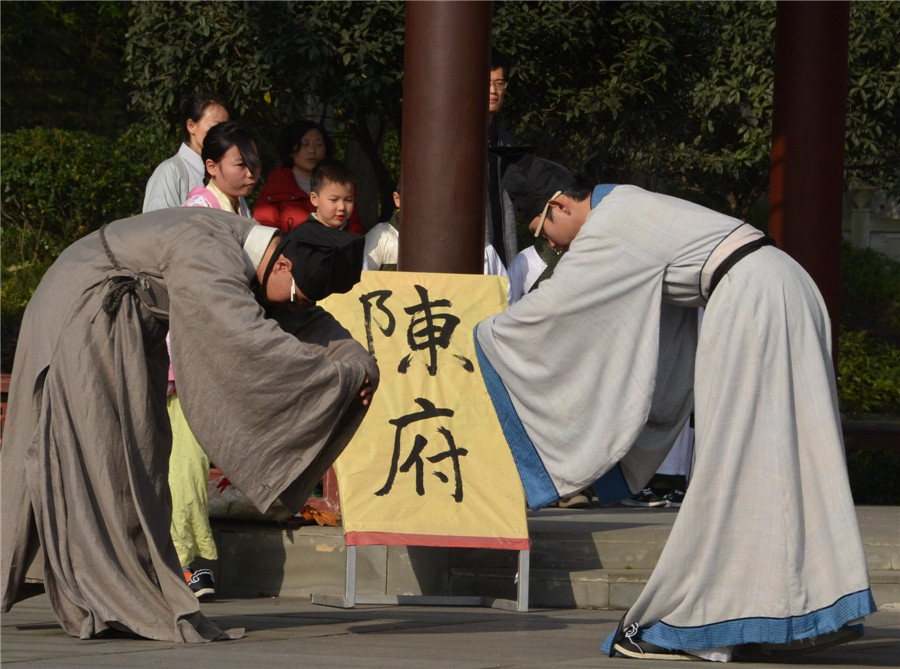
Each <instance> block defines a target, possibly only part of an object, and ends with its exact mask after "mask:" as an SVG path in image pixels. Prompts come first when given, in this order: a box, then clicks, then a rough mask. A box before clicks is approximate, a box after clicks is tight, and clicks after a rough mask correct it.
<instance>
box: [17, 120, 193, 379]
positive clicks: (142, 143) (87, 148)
mask: <svg viewBox="0 0 900 669" xmlns="http://www.w3.org/2000/svg"><path fill="white" fill-rule="evenodd" d="M0 142H2V151H0V173H2V175H3V180H2V189H0V235H2V241H0V244H2V248H3V255H2V271H0V327H2V333H0V336H2V343H3V346H2V348H3V352H2V353H3V355H2V368H3V371H9V369H10V366H11V364H12V360H11V356H12V349H13V348H14V345H15V336H16V332H17V329H18V323H19V321H20V320H21V317H22V313H23V312H24V310H25V306H26V304H27V303H28V300H29V298H30V297H31V294H32V293H33V292H34V289H35V288H36V287H37V284H38V282H39V281H40V278H41V276H43V274H44V272H45V271H46V269H47V268H48V267H49V266H50V264H51V263H52V262H53V261H54V260H55V259H56V257H57V256H58V255H59V254H60V253H61V252H62V250H63V249H65V248H66V247H67V246H68V245H69V244H71V243H72V242H73V241H75V240H76V239H78V238H79V237H83V236H84V235H85V234H87V233H88V232H91V231H92V230H95V229H97V228H99V227H100V225H102V224H103V223H106V222H109V221H113V220H116V219H118V218H125V217H127V216H132V215H134V214H137V213H140V211H141V207H142V205H143V199H144V187H145V186H146V184H147V179H148V178H149V177H150V174H151V173H152V172H153V169H154V168H155V167H156V165H157V164H159V162H160V161H162V160H163V159H165V158H167V157H168V156H170V155H172V154H173V153H174V152H175V150H176V148H177V145H178V142H177V140H173V139H172V138H171V137H167V136H166V135H165V133H164V132H163V131H162V130H160V129H150V128H147V127H144V126H133V127H131V128H129V129H128V130H127V131H126V132H125V133H124V134H123V135H121V136H120V137H118V138H117V139H114V140H110V139H106V138H104V137H101V136H99V135H94V134H90V133H87V132H70V131H64V130H54V129H47V128H33V129H26V130H18V131H16V132H14V133H9V134H4V135H3V136H2V138H0Z"/></svg>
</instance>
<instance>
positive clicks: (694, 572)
mask: <svg viewBox="0 0 900 669" xmlns="http://www.w3.org/2000/svg"><path fill="white" fill-rule="evenodd" d="M531 159H532V157H530V156H527V157H526V159H523V160H522V161H521V162H520V163H519V164H517V165H516V166H514V167H511V168H510V169H509V171H508V172H507V177H506V178H507V180H508V181H507V189H508V190H509V191H510V193H511V194H513V198H514V200H515V199H516V193H518V194H519V195H520V196H521V195H522V194H523V193H525V194H527V193H528V192H531V196H530V197H531V200H532V203H531V204H528V203H527V202H526V201H527V200H528V196H527V195H526V197H520V200H521V201H522V202H526V205H527V206H525V207H520V210H521V211H522V214H523V218H524V219H525V220H529V221H532V229H534V228H535V227H537V224H538V222H539V218H538V215H539V214H540V213H541V209H540V207H541V206H544V205H545V203H548V202H549V204H547V207H548V208H549V210H550V212H551V214H550V217H547V219H546V224H545V227H544V231H543V234H544V236H545V237H546V238H547V239H548V240H549V241H551V243H552V242H554V237H559V239H556V240H555V241H556V243H557V245H558V246H559V247H562V246H567V247H568V251H567V252H566V253H565V255H564V256H563V258H562V259H561V260H560V263H559V265H558V266H557V268H556V270H555V272H554V274H553V276H552V277H551V278H549V279H547V280H546V281H545V282H543V283H542V284H541V287H540V289H539V290H537V291H534V292H531V293H529V294H528V295H526V296H524V297H523V298H522V299H521V300H520V301H519V302H517V303H516V304H514V305H512V306H511V307H510V308H509V309H508V310H507V311H505V312H503V313H501V314H497V315H496V316H493V317H491V318H489V319H487V320H485V321H484V322H482V323H481V324H479V325H478V326H477V329H476V343H477V350H478V351H479V362H480V364H481V368H482V373H483V375H484V377H485V381H486V384H487V386H488V390H489V392H490V393H491V396H492V399H493V401H494V405H495V408H496V409H497V412H498V415H499V417H500V421H501V424H502V425H504V429H505V433H506V436H507V440H508V441H509V443H510V448H511V450H512V452H513V456H514V459H515V461H516V464H517V467H518V469H519V473H520V475H521V478H522V481H523V483H524V485H525V489H526V493H527V496H528V501H529V506H530V507H532V508H539V507H542V506H545V505H547V504H549V503H552V502H553V501H555V500H556V499H557V498H558V497H559V496H565V495H568V494H571V493H572V492H574V491H576V490H580V489H581V488H583V487H584V486H586V485H589V484H591V483H592V482H594V481H596V483H595V485H594V487H595V491H596V492H597V494H598V496H599V498H600V499H601V500H602V501H606V502H613V501H616V500H618V499H621V498H623V497H625V496H627V495H630V494H632V493H633V492H636V491H638V490H641V488H642V487H643V486H644V485H645V484H646V483H647V481H648V480H649V479H650V477H651V476H652V475H653V473H654V472H655V471H656V469H657V467H658V466H659V464H660V462H662V460H663V459H664V457H665V455H666V453H667V452H668V449H669V448H670V447H671V445H672V443H673V442H674V440H675V437H676V436H677V434H678V432H679V431H680V430H681V428H682V426H683V425H684V423H685V421H686V420H687V418H688V415H689V413H690V409H691V405H692V404H693V405H694V411H695V426H696V443H695V455H694V458H695V464H694V470H693V473H692V479H691V487H690V491H689V492H688V493H687V496H686V497H685V500H684V504H683V506H682V507H681V511H680V513H679V514H678V517H677V519H676V521H675V524H674V527H673V529H672V533H671V535H670V537H669V540H668V542H667V544H666V547H665V550H664V551H663V554H662V555H661V557H660V560H659V562H658V564H657V567H656V569H655V570H654V572H653V574H652V576H651V578H650V580H649V582H648V583H647V586H646V587H645V589H644V591H643V592H642V594H641V595H640V597H639V598H638V600H637V602H636V603H635V605H634V606H633V607H632V608H631V610H629V611H628V612H627V614H626V615H625V617H624V619H623V625H622V627H621V628H620V631H619V632H618V633H617V634H614V635H612V636H611V637H610V638H609V639H607V641H606V644H605V647H604V650H606V651H613V652H621V653H623V654H626V655H631V656H633V657H646V658H650V657H660V656H665V655H667V654H671V653H672V652H673V651H674V653H675V654H681V653H690V654H698V655H701V656H704V657H708V658H710V659H731V658H732V657H734V658H735V659H737V658H738V657H740V656H741V652H744V651H747V649H751V648H752V649H756V650H759V649H760V648H764V649H767V651H773V652H776V653H777V651H778V650H779V649H795V648H796V646H797V644H801V645H803V644H807V645H811V644H812V643H814V640H816V639H819V640H822V638H823V636H825V635H829V634H830V633H833V632H835V631H836V630H839V629H841V628H842V626H844V625H845V624H846V623H848V622H850V621H854V620H856V619H858V618H860V617H862V616H865V615H867V614H869V613H871V612H872V611H874V602H873V600H872V596H871V593H870V591H869V585H868V573H867V569H866V561H865V556H864V554H863V548H862V542H861V540H860V537H859V530H858V527H857V521H856V515H855V511H854V508H853V500H852V499H851V497H850V490H849V485H848V481H847V473H846V465H845V460H844V449H843V442H842V436H841V426H840V419H839V414H838V409H837V396H836V389H835V378H834V370H833V368H832V361H831V352H830V341H831V333H830V323H829V319H828V315H827V313H826V310H825V305H824V303H823V300H822V298H821V296H820V294H819V292H818V290H817V289H816V286H815V284H814V283H813V281H812V280H811V278H810V277H809V275H808V274H807V273H806V272H805V271H804V270H803V269H802V268H801V267H800V266H799V265H798V264H797V263H796V262H795V261H793V260H792V259H791V258H790V257H789V256H787V255H786V254H785V253H782V252H781V251H779V250H778V249H776V248H774V247H773V246H766V245H763V244H762V243H761V241H760V238H761V237H762V233H760V232H759V231H756V230H754V229H753V228H752V227H751V226H748V225H746V224H742V223H741V221H738V220H736V219H733V218H730V217H728V216H725V215H722V214H718V213H716V212H713V211H711V210H709V209H705V208H703V207H700V206H698V205H694V204H691V203H689V202H686V201H683V200H678V199H676V198H672V197H667V196H663V195H658V194H654V193H650V192H647V191H644V190H642V189H640V188H637V187H633V186H597V187H596V188H594V189H590V188H587V189H584V188H583V187H582V188H581V191H582V192H580V193H576V195H575V196H574V197H573V196H570V195H568V194H565V191H566V184H564V183H561V182H565V181H566V177H564V176H563V173H565V174H568V172H567V171H564V168H561V167H560V166H556V168H559V170H562V171H563V172H558V171H557V172H554V169H555V168H549V167H547V165H544V164H543V163H547V162H548V161H541V162H540V163H539V162H537V161H540V159H535V160H534V161H532V160H531ZM549 165H554V164H553V163H549ZM554 173H556V178H554V177H552V176H548V175H553V174H554ZM568 177H569V178H570V179H571V180H570V181H569V184H568V185H571V182H572V181H574V179H573V178H571V175H568ZM517 181H518V183H517ZM559 190H562V191H564V193H562V194H561V193H558V192H557V193H556V194H555V195H554V192H555V191H559ZM572 192H575V191H572ZM534 200H536V202H537V205H536V208H535V205H534ZM518 204H519V202H517V205H518ZM545 211H547V209H545ZM541 222H543V221H541ZM742 247H743V251H741V252H740V254H743V253H744V252H745V251H747V250H749V249H751V248H752V249H753V252H751V253H749V254H746V255H743V257H742V258H741V259H740V260H739V261H737V262H736V263H734V264H731V261H732V260H734V259H735V258H737V257H739V256H734V257H732V258H731V260H729V261H727V262H725V261H726V259H727V258H728V256H730V255H731V251H733V250H735V249H741V248H742ZM740 254H739V255H740ZM729 265H730V269H727V271H726V273H724V276H721V277H720V280H719V277H717V280H718V281H719V282H718V284H717V285H715V286H713V285H712V283H711V279H712V276H711V275H712V274H713V270H714V269H715V268H716V267H717V266H722V268H723V269H726V268H727V267H729ZM713 288H714V290H713ZM699 306H705V307H706V311H705V317H704V321H703V329H702V331H701V333H700V336H699V341H698V339H697V322H696V311H695V308H696V307H699ZM598 479H599V480H598ZM626 635H627V637H626ZM844 639H845V640H846V637H844ZM811 640H813V641H811ZM759 644H764V646H759ZM623 649H625V650H623ZM628 649H631V650H628ZM651 649H652V650H657V649H658V650H659V651H660V652H659V654H654V653H653V652H652V650H651ZM773 649H774V650H773Z"/></svg>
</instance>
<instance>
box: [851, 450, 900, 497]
mask: <svg viewBox="0 0 900 669" xmlns="http://www.w3.org/2000/svg"><path fill="white" fill-rule="evenodd" d="M847 470H848V472H849V475H850V492H851V493H852V494H853V501H854V503H856V504H860V505H881V506H897V505H900V453H888V452H880V451H856V452H850V453H847Z"/></svg>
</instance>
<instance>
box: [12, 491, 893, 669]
mask: <svg viewBox="0 0 900 669" xmlns="http://www.w3.org/2000/svg"><path fill="white" fill-rule="evenodd" d="M675 515H676V510H674V509H670V510H659V511H658V510H647V509H645V510H638V511H634V510H627V509H622V508H620V509H613V508H604V509H600V508H596V509H588V510H582V511H566V510H561V509H545V510H542V511H539V512H535V513H533V514H530V518H529V532H530V534H531V536H532V537H533V539H534V543H533V546H532V554H533V555H532V564H533V566H534V567H540V565H544V566H554V565H552V564H551V563H550V561H551V560H554V559H558V558H559V556H565V555H568V556H569V558H568V559H567V564H566V566H565V569H563V570H562V572H563V573H564V574H569V576H567V577H566V578H567V579H568V580H564V579H562V577H558V578H557V580H556V581H555V582H556V583H557V587H556V590H555V591H556V592H559V591H560V590H561V591H562V592H563V594H564V595H565V596H562V597H560V596H559V595H557V596H555V597H553V598H550V597H548V595H547V594H546V592H547V590H546V588H545V589H544V591H545V594H543V595H542V594H541V593H542V586H541V585H540V583H541V582H542V579H548V578H549V576H547V574H549V573H551V572H553V573H557V572H556V571H554V570H547V571H546V572H543V573H544V576H541V573H542V570H541V569H540V568H535V569H533V570H532V579H531V582H532V597H531V598H530V602H531V610H530V611H529V612H528V613H515V612H512V611H501V610H497V609H489V608H462V607H448V606H390V605H385V606H357V607H356V608H354V609H337V608H329V607H324V606H319V605H315V604H311V603H310V601H309V594H305V595H298V594H296V592H297V591H298V590H302V589H303V588H306V589H312V591H313V592H319V593H323V592H324V593H331V592H335V591H339V590H340V589H341V588H342V587H343V581H342V576H343V570H344V562H345V560H344V556H343V554H342V553H341V548H340V546H341V545H342V544H343V541H342V536H341V533H340V530H339V529H338V528H318V527H307V528H298V529H294V530H283V529H278V528H274V529H273V528H271V527H270V528H260V527H259V526H257V527H256V529H255V530H254V532H256V534H248V535H247V536H242V535H241V532H233V533H235V534H236V538H235V540H234V541H224V542H223V543H224V544H225V545H224V546H223V545H222V544H220V549H219V552H220V562H222V563H224V564H222V565H219V567H220V569H219V574H220V575H221V573H222V572H223V571H224V572H225V573H226V576H227V579H226V580H231V581H232V583H231V587H232V588H233V589H239V588H238V586H239V585H241V581H242V582H243V586H242V589H243V590H244V591H246V592H247V593H248V594H247V595H243V596H235V594H234V593H229V592H228V591H227V589H220V594H221V596H220V598H219V599H218V600H217V601H213V602H204V603H203V604H202V605H201V606H202V610H203V612H204V613H205V614H206V615H207V616H209V617H210V618H212V619H213V620H214V621H215V622H216V623H217V624H218V625H219V626H220V627H222V628H244V629H245V636H244V637H243V638H242V639H239V640H236V641H223V642H217V643H212V644H202V645H185V644H177V645H176V644H170V643H164V642H158V641H145V640H135V639H107V640H92V641H81V640H79V639H75V638H73V637H70V636H68V635H66V634H65V633H63V632H62V630H61V629H60V628H59V625H58V624H57V622H56V620H55V619H54V617H53V614H52V613H51V611H50V607H49V604H48V602H47V599H46V597H45V596H41V597H35V598H33V599H30V600H26V601H24V602H21V603H19V604H17V605H16V606H15V607H13V609H12V610H11V611H10V612H9V613H6V614H3V616H2V617H0V625H2V631H0V665H2V666H4V667H5V666H10V667H12V666H21V667H66V668H68V667H121V668H123V669H125V668H127V669H140V668H142V667H176V668H179V669H180V668H182V667H183V668H184V669H206V668H207V667H208V668H210V669H230V668H231V667H236V668H238V669H240V668H243V667H251V668H253V669H269V668H270V667H339V666H340V667H347V666H349V667H352V668H353V669H368V668H372V667H378V668H381V667H384V668H385V669H403V668H405V667H429V668H430V667H435V668H441V667H447V668H454V669H456V668H459V669H475V668H482V667H505V668H512V667H542V668H546V667H558V668H562V667H569V668H573V667H599V668H601V669H604V668H609V669H619V668H620V667H632V668H634V667H647V668H650V669H656V668H658V667H661V666H671V663H670V662H660V661H638V660H632V659H627V658H616V659H610V658H608V657H605V656H603V655H602V654H601V653H600V644H601V643H602V641H603V640H604V639H605V638H606V637H607V635H609V634H610V633H612V632H613V630H614V629H615V628H616V625H617V624H618V621H619V618H620V617H621V615H622V612H621V611H616V610H606V609H609V608H613V609H615V608H627V605H628V603H624V602H623V606H622V607H616V606H614V605H613V604H614V602H613V601H612V597H611V595H610V594H602V593H601V594H602V596H597V593H598V592H599V590H598V589H597V588H596V587H594V586H592V587H591V588H588V587H587V586H584V585H579V584H578V582H577V581H576V579H575V576H574V575H576V574H587V575H590V579H586V580H591V581H592V582H593V583H594V585H596V582H597V581H598V580H600V579H598V578H597V577H596V575H595V572H596V571H597V570H598V569H599V568H601V567H603V565H604V564H606V563H608V562H610V561H615V560H619V559H621V560H627V561H628V564H629V566H635V567H638V566H640V563H639V562H636V561H635V560H638V559H639V558H640V559H647V560H649V562H648V565H649V564H650V562H655V558H654V555H656V554H658V550H659V548H660V547H661V545H662V544H663V543H664V542H665V538H666V536H667V534H668V531H669V529H670V528H671V524H672V522H673V521H674V518H675ZM857 516H858V518H859V523H860V530H861V533H862V537H863V544H864V545H865V548H866V556H867V559H868V560H869V568H870V580H871V582H872V588H873V592H874V593H875V599H876V602H878V604H879V607H880V610H879V611H878V612H877V613H876V614H874V615H873V616H870V617H869V618H868V619H867V621H866V635H865V636H864V637H863V638H862V639H860V640H858V641H855V642H853V643H851V644H847V645H844V646H838V647H835V648H829V649H826V650H823V651H819V652H817V653H812V654H809V655H806V656H804V657H803V658H802V659H799V660H797V661H795V662H794V663H792V664H790V665H787V664H785V665H780V664H768V665H766V666H768V667H776V666H784V667H787V666H795V665H797V664H800V665H802V666H805V667H847V668H848V669H849V668H851V667H900V578H898V575H900V508H898V507H857ZM237 535H241V537H240V538H239V539H238V538H237ZM217 540H219V541H221V540H222V538H221V537H220V538H219V539H217ZM304 544H308V545H307V546H305V547H304ZM229 545H230V546H231V548H228V546H229ZM641 545H646V546H653V548H652V549H648V550H644V549H639V548H636V546H641ZM572 546H575V548H574V549H573V548H572ZM223 548H224V550H223ZM368 548H374V547H368ZM434 550H435V549H428V551H427V552H425V553H421V551H419V552H416V553H415V555H414V557H415V556H416V555H419V554H420V553H421V558H422V561H423V562H428V563H434V562H435V559H434V558H435V554H434ZM641 551H643V552H644V553H646V556H645V557H644V558H641V557H640V555H639V553H641ZM492 552H493V553H496V552H497V551H492ZM223 553H224V554H225V556H224V558H223V555H222V554H223ZM272 554H276V555H280V557H279V560H280V564H274V565H267V564H265V560H264V559H263V558H264V557H265V556H267V555H268V556H271V555H272ZM316 556H319V557H321V556H328V558H329V559H328V560H327V561H324V562H321V563H320V565H319V567H318V568H314V569H311V568H310V566H311V565H314V564H315V561H316V559H317V558H316ZM382 557H383V558H384V563H385V564H387V565H388V567H381V568H379V569H375V568H374V567H373V566H371V565H370V571H371V574H370V576H371V580H373V581H376V580H378V579H380V581H381V591H384V590H385V589H386V588H387V586H386V585H385V583H387V582H389V581H391V573H392V572H394V571H399V572H400V573H402V574H403V575H404V578H400V577H397V578H394V582H395V583H396V584H397V588H396V589H394V590H392V592H395V594H396V592H399V591H401V590H406V589H407V588H412V587H414V586H416V583H415V582H414V579H413V578H412V576H420V577H421V576H422V572H421V571H419V573H418V574H416V573H415V571H416V570H415V569H411V568H410V567H411V566H412V567H414V566H416V565H415V564H414V563H410V562H409V561H407V562H406V564H405V568H399V567H397V568H395V565H397V564H399V563H400V562H401V561H400V560H392V559H391V555H390V553H389V552H384V555H383V556H382ZM437 562H438V564H442V565H443V567H442V569H443V571H442V572H441V573H443V574H444V576H445V577H446V573H447V569H448V566H449V567H450V568H451V571H452V570H454V569H455V570H456V571H457V572H460V571H464V570H463V568H462V567H461V566H457V567H453V564H452V562H449V563H448V562H447V561H444V562H443V563H441V562H440V561H439V560H438V561H437ZM471 562H472V560H471V556H467V564H468V563H471ZM623 564H624V563H623ZM556 566H558V565H556ZM270 567H271V569H270ZM303 568H305V571H306V572H307V576H309V575H310V574H313V575H317V576H318V577H319V578H318V580H316V581H315V582H310V583H307V584H306V585H304V586H303V588H298V587H297V586H296V585H295V586H292V587H294V594H292V593H291V592H288V590H289V588H288V587H286V586H287V585H288V584H290V583H292V582H293V583H295V584H296V583H297V582H298V581H300V580H301V576H302V575H301V574H300V573H299V572H300V570H301V569H303ZM269 571H274V572H275V573H276V576H277V578H275V580H274V582H273V583H272V585H271V587H272V588H276V589H277V590H278V591H279V592H280V596H278V597H273V596H258V595H259V591H260V589H261V588H263V589H267V588H268V587H269V586H267V585H266V584H265V583H264V581H265V580H266V579H271V578H272V574H270V573H269ZM438 571H441V570H440V569H438ZM513 571H514V567H513ZM624 571H626V572H629V573H630V572H638V571H640V569H637V568H635V569H626V570H624ZM240 572H242V573H240ZM647 572H648V573H649V569H648V570H647ZM239 573H240V578H239V575H238V574H239ZM376 576H377V578H376ZM426 576H427V578H426V579H425V580H426V581H428V579H429V578H430V576H428V575H427V574H426ZM338 577H341V578H338ZM506 581H510V574H509V573H506V574H505V575H504V582H506ZM472 583H473V584H474V585H478V586H479V591H480V592H482V594H485V593H484V592H483V590H481V588H483V587H484V582H483V581H482V580H479V579H473V580H472ZM559 583H564V586H559V585H558V584H559ZM261 584H262V585H261ZM420 584H421V583H420ZM263 586H265V587H263ZM629 587H632V588H633V589H634V590H635V592H637V591H638V590H639V587H642V586H640V585H639V584H637V583H635V584H632V585H631V586H629ZM607 589H608V590H609V592H610V593H611V592H612V588H611V586H610V588H607ZM579 593H580V594H579ZM438 594H446V593H438ZM450 594H467V593H460V592H458V591H454V592H452V593H450ZM624 594H627V593H624ZM548 601H552V602H554V603H553V604H548V603H546V602H548ZM550 606H554V607H556V608H549V607H550ZM732 666H739V665H732Z"/></svg>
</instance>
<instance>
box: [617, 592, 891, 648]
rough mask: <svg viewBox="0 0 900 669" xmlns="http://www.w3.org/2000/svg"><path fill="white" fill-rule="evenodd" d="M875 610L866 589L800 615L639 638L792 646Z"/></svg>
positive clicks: (650, 632)
mask: <svg viewBox="0 0 900 669" xmlns="http://www.w3.org/2000/svg"><path fill="white" fill-rule="evenodd" d="M875 610H876V606H875V600H874V599H873V598H872V592H871V590H869V589H868V588H866V589H865V590H860V591H859V592H854V593H851V594H849V595H844V596H843V597H841V598H840V599H839V600H837V601H836V602H835V603H834V604H832V605H831V606H827V607H825V608H823V609H819V610H818V611H812V612H810V613H806V614H804V615H801V616H789V617H787V618H738V619H736V620H726V621H724V622H720V623H713V624H711V625H701V626H699V627H675V626H673V625H668V624H666V623H664V622H658V623H656V624H655V625H651V626H650V627H647V628H645V629H643V630H641V632H640V639H641V640H642V641H649V642H650V643H652V644H655V645H657V646H661V647H662V648H668V649H670V650H700V649H703V648H722V647H725V646H737V645H740V644H744V643H789V642H791V641H798V640H800V639H809V638H811V637H815V636H819V635H820V634H828V633H829V632H834V631H836V630H839V629H841V628H842V627H844V626H845V624H846V623H847V622H849V621H851V620H856V619H857V618H862V617H863V616H867V615H869V614H871V613H874V612H875ZM853 627H854V628H855V627H857V626H853ZM858 627H860V628H861V627H862V625H859V626H858ZM615 634H616V633H615V632H613V633H612V634H610V635H609V636H608V637H607V638H606V641H604V642H603V646H602V650H603V652H604V653H609V651H610V647H611V646H612V642H613V639H614V637H615Z"/></svg>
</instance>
